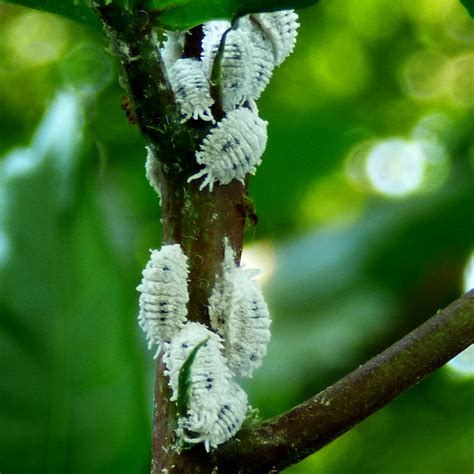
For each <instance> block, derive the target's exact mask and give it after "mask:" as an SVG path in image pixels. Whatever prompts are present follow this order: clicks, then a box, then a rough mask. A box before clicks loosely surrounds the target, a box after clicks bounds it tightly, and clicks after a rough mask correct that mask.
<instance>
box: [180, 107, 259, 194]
mask: <svg viewBox="0 0 474 474" xmlns="http://www.w3.org/2000/svg"><path fill="white" fill-rule="evenodd" d="M266 144H267V122H265V121H264V120H262V119H261V118H260V117H259V116H258V115H257V114H256V113H255V112H253V111H251V110H249V109H246V108H239V109H236V110H233V111H231V112H228V113H227V114H226V116H225V117H224V118H223V119H222V120H221V121H220V122H219V123H218V124H217V126H216V127H214V128H213V129H211V131H210V132H209V133H208V135H207V136H206V137H205V138H204V140H203V142H202V143H201V146H200V149H199V151H198V152H197V153H196V160H197V162H198V163H199V164H202V165H204V169H202V170H201V171H200V172H199V173H196V174H194V175H193V176H191V177H190V178H189V179H188V182H189V181H192V180H195V179H199V178H201V177H203V176H204V177H205V179H204V180H203V182H202V184H201V186H200V188H199V189H203V188H204V187H205V186H209V189H210V190H211V191H212V188H213V186H214V183H216V182H217V183H218V184H228V183H230V182H231V181H233V180H234V179H237V180H239V181H241V182H242V183H243V182H244V179H245V177H246V176H247V174H249V173H250V174H255V171H256V170H257V166H258V165H259V164H260V163H261V161H262V160H261V157H262V155H263V152H264V151H265V147H266Z"/></svg>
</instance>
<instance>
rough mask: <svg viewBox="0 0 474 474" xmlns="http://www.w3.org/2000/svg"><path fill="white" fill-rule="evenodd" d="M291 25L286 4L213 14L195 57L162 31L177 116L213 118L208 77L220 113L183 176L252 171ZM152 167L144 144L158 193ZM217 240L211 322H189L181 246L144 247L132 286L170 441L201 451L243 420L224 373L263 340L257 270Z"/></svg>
mask: <svg viewBox="0 0 474 474" xmlns="http://www.w3.org/2000/svg"><path fill="white" fill-rule="evenodd" d="M297 28H298V23H297V15H296V14H295V13H294V12H293V11H292V10H288V11H281V12H276V13H261V14H253V15H247V16H246V17H243V18H241V19H239V20H238V21H237V22H236V23H235V24H234V25H231V23H230V22H227V21H211V22H208V23H206V24H205V25H203V33H204V36H203V40H202V44H201V46H202V55H201V58H200V59H190V58H184V57H183V54H184V49H185V48H184V46H185V35H186V33H185V32H184V33H178V32H171V31H170V32H167V33H166V35H167V39H166V41H165V42H164V43H163V44H162V46H161V47H160V54H161V57H162V58H163V62H164V65H165V69H166V72H167V75H168V79H169V81H170V84H171V87H172V89H173V92H174V95H175V98H176V103H177V104H178V106H179V107H180V111H181V113H182V115H183V116H184V120H183V121H187V120H190V119H194V120H198V119H200V120H204V121H212V122H214V118H213V114H212V107H213V106H214V104H215V101H214V98H213V96H212V94H211V89H212V87H211V81H213V80H214V79H216V80H217V84H216V86H218V87H216V89H217V90H218V92H219V95H220V97H219V99H220V100H219V101H218V103H219V104H220V105H221V107H222V111H219V112H224V113H225V115H224V117H223V118H222V120H221V121H220V122H219V123H217V125H216V126H215V127H214V128H212V129H211V130H210V132H209V133H208V135H207V136H206V137H205V138H204V140H203V142H202V143H201V145H200V148H199V150H198V151H197V153H196V160H197V162H198V163H199V164H201V165H203V166H204V168H203V169H202V170H201V171H199V172H198V173H196V174H194V175H192V176H191V177H190V178H189V179H188V181H192V180H195V179H199V178H202V177H204V180H203V182H202V183H201V185H200V189H203V188H204V187H206V186H209V189H210V190H211V191H212V189H213V186H214V183H218V184H223V185H225V184H228V183H230V182H231V181H232V180H234V179H237V180H239V181H241V182H242V183H243V182H244V180H245V177H246V176H247V175H248V174H254V173H255V171H256V168H257V166H258V165H259V164H260V162H261V157H262V154H263V152H264V150H265V147H266V142H267V122H265V121H264V120H262V119H260V118H259V116H258V111H257V107H256V105H255V101H256V100H257V99H258V98H259V97H260V95H261V94H262V92H263V90H264V89H265V87H266V86H267V84H268V82H269V81H270V78H271V75H272V73H273V69H274V67H275V66H278V65H280V64H281V63H282V62H283V61H284V60H285V58H286V57H287V56H288V55H289V54H290V53H291V52H292V50H293V48H294V45H295V41H296V35H297ZM215 76H216V77H215ZM156 174H157V161H156V157H155V156H154V154H153V151H152V150H151V148H149V149H148V156H147V162H146V175H147V178H148V180H149V181H150V184H151V185H152V186H153V188H154V189H155V190H156V191H157V193H158V194H160V188H159V185H158V182H157V176H156ZM224 249H225V257H224V261H223V263H222V272H221V274H220V275H219V276H217V277H216V282H215V286H214V288H213V290H212V293H211V296H210V299H209V315H210V320H211V328H212V330H210V329H208V328H206V327H205V326H203V325H201V324H199V323H195V322H189V321H187V304H188V301H189V294H188V287H187V279H188V267H187V257H186V256H185V255H184V253H183V251H182V250H181V247H180V246H179V245H177V244H176V245H165V246H163V247H162V249H161V250H160V251H156V250H154V251H152V252H151V258H150V261H149V262H148V264H147V265H146V268H145V269H144V270H143V278H142V282H141V284H140V285H139V286H138V288H137V289H138V291H139V292H140V299H139V306H140V312H139V317H138V320H139V325H140V327H141V328H142V329H143V330H144V331H145V334H146V337H147V340H148V345H149V347H152V346H153V345H158V346H159V350H162V351H163V361H164V363H165V366H166V374H167V375H168V376H169V383H170V386H171V390H172V397H171V400H172V401H176V402H177V407H178V415H179V418H178V421H177V430H176V434H177V437H178V440H180V441H181V442H184V443H190V444H194V443H200V442H203V443H204V446H205V448H206V450H207V451H209V450H210V449H213V448H215V447H217V446H218V445H219V444H222V443H223V442H225V441H227V440H228V439H230V438H231V437H232V436H234V435H235V434H236V433H237V431H238V430H239V429H240V427H241V426H242V423H243V421H244V419H245V416H246V413H247V410H248V405H247V395H246V394H245V392H244V391H243V390H242V388H241V387H240V386H239V385H238V384H237V383H235V382H234V380H233V379H232V377H234V376H238V377H250V376H251V375H252V373H253V371H254V370H255V369H256V368H257V367H259V366H260V364H261V360H262V358H263V357H264V355H265V354H266V351H267V344H268V341H269V339H270V330H269V328H270V323H271V321H270V316H269V312H268V307H267V305H266V303H265V300H264V298H263V295H262V292H261V290H260V288H259V286H258V285H257V283H256V282H255V280H254V277H255V275H256V273H258V272H256V271H255V270H245V269H243V268H241V267H239V266H237V265H236V264H235V261H234V260H235V254H234V251H233V249H232V248H231V246H230V244H229V243H228V241H227V239H225V241H224ZM156 355H158V352H157V353H156ZM155 357H156V356H155ZM183 404H184V408H183Z"/></svg>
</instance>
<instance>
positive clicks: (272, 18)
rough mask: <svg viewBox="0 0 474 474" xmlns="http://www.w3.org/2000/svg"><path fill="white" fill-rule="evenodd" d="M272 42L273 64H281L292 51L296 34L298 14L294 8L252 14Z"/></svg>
mask: <svg viewBox="0 0 474 474" xmlns="http://www.w3.org/2000/svg"><path fill="white" fill-rule="evenodd" d="M252 18H254V19H255V21H257V22H258V23H259V24H260V27H261V29H262V31H263V32H264V33H265V34H266V36H267V37H268V39H269V40H270V41H271V42H272V44H273V52H274V56H275V64H276V65H277V66H279V65H281V64H282V63H283V61H284V60H285V59H286V58H287V57H288V56H289V55H290V54H291V53H292V52H293V49H294V48H295V44H296V37H297V36H298V27H299V23H298V15H297V14H296V13H295V11H294V10H281V11H278V12H272V13H257V14H254V15H252Z"/></svg>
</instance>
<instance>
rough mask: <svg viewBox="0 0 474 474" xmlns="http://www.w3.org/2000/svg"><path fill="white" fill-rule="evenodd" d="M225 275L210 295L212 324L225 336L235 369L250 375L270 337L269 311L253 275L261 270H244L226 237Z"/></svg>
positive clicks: (228, 358) (220, 278)
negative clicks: (238, 263)
mask: <svg viewBox="0 0 474 474" xmlns="http://www.w3.org/2000/svg"><path fill="white" fill-rule="evenodd" d="M224 248H225V256H224V261H223V264H222V275H220V276H219V277H218V278H217V279H216V284H215V286H214V288H213V290H212V293H211V297H210V298H209V316H210V319H211V327H212V328H213V329H214V330H215V331H217V332H218V333H219V334H220V335H221V337H222V339H223V340H224V347H225V355H226V357H227V360H228V363H229V367H230V369H231V370H232V372H233V373H234V374H235V375H237V376H240V377H251V376H252V373H253V371H254V369H256V368H257V367H259V366H260V365H261V361H262V358H263V357H264V356H265V354H266V352H267V344H268V342H269V340H270V329H269V328H270V324H271V321H270V314H269V311H268V307H267V304H266V303H265V300H264V298H263V294H262V291H261V289H260V287H259V286H258V284H257V283H256V282H255V280H254V279H253V278H254V277H255V275H256V274H258V270H245V269H243V268H241V267H237V266H236V265H235V263H234V252H233V250H232V248H231V247H230V244H229V243H228V241H227V239H225V241H224Z"/></svg>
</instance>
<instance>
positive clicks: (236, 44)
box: [220, 28, 253, 112]
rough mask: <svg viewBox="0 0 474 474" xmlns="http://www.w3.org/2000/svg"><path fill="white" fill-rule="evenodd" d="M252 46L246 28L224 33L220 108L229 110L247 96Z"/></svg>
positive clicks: (225, 110) (249, 82)
mask: <svg viewBox="0 0 474 474" xmlns="http://www.w3.org/2000/svg"><path fill="white" fill-rule="evenodd" d="M252 56H253V48H252V43H251V38H250V35H249V32H248V31H247V29H244V28H238V29H236V30H229V31H228V32H227V33H225V37H224V49H223V52H222V58H221V63H220V81H221V95H222V108H223V110H224V112H229V111H231V110H233V109H235V108H236V107H238V106H241V105H242V104H243V103H244V102H245V101H246V100H247V99H248V97H249V93H250V84H251V68H252V61H253V58H252Z"/></svg>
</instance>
